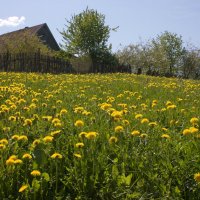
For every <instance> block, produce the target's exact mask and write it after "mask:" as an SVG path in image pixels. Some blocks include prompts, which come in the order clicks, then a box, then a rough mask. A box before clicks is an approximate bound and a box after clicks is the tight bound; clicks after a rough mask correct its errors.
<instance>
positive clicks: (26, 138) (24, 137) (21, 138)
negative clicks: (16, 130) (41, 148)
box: [18, 135, 28, 141]
mask: <svg viewBox="0 0 200 200" xmlns="http://www.w3.org/2000/svg"><path fill="white" fill-rule="evenodd" d="M18 140H24V141H27V140H28V137H27V136H26V135H20V136H19V138H18Z"/></svg>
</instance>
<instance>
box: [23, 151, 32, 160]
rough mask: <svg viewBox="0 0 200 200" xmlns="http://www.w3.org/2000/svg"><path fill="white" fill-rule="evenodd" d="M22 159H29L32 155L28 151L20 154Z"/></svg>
mask: <svg viewBox="0 0 200 200" xmlns="http://www.w3.org/2000/svg"><path fill="white" fill-rule="evenodd" d="M22 158H23V159H27V160H31V159H32V156H31V154H29V153H25V154H24V155H23V156H22Z"/></svg>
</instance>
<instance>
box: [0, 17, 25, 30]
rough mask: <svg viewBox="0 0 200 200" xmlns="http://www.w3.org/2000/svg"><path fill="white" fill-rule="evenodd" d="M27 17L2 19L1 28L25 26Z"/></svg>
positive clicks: (0, 20)
mask: <svg viewBox="0 0 200 200" xmlns="http://www.w3.org/2000/svg"><path fill="white" fill-rule="evenodd" d="M25 19H26V18H25V17H24V16H21V17H16V16H13V17H8V18H7V19H0V27H3V26H18V25H20V24H23V23H24V21H25Z"/></svg>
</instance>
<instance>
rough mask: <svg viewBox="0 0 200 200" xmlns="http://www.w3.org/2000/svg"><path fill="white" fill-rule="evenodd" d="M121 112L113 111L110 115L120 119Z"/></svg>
mask: <svg viewBox="0 0 200 200" xmlns="http://www.w3.org/2000/svg"><path fill="white" fill-rule="evenodd" d="M122 114H123V113H122V112H121V111H117V110H115V111H113V112H112V114H111V117H113V118H115V119H120V118H121V117H122Z"/></svg>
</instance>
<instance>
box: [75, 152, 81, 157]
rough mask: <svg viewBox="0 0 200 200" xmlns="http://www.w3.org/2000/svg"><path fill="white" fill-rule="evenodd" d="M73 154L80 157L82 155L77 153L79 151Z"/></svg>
mask: <svg viewBox="0 0 200 200" xmlns="http://www.w3.org/2000/svg"><path fill="white" fill-rule="evenodd" d="M74 156H75V157H76V158H81V157H82V156H81V154H79V153H74Z"/></svg>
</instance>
